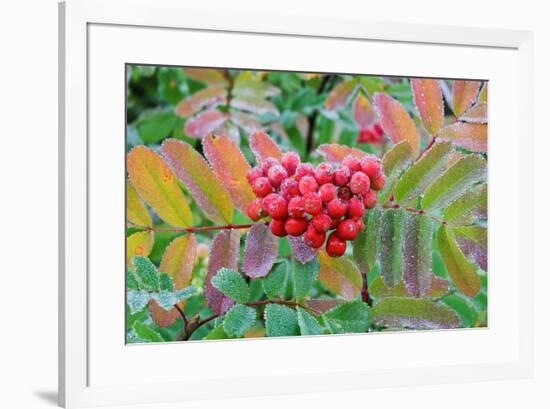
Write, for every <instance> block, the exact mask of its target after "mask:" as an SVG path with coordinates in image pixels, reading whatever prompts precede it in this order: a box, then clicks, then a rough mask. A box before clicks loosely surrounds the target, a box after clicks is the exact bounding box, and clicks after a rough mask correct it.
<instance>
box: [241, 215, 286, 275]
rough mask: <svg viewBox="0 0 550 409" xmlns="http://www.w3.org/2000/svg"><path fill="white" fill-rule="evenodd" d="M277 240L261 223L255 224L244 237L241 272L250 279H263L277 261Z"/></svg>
mask: <svg viewBox="0 0 550 409" xmlns="http://www.w3.org/2000/svg"><path fill="white" fill-rule="evenodd" d="M278 250H279V239H278V238H277V237H276V236H274V235H273V234H272V233H271V230H270V229H269V227H268V226H267V225H265V224H263V223H258V224H255V225H254V226H252V227H251V228H250V230H249V231H248V234H247V236H246V245H245V248H244V254H243V264H242V271H243V272H244V273H245V274H246V275H247V276H248V277H250V278H258V277H264V276H266V275H267V273H269V270H271V267H272V266H273V263H274V262H275V260H276V259H277V253H278Z"/></svg>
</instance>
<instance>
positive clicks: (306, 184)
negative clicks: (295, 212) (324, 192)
mask: <svg viewBox="0 0 550 409" xmlns="http://www.w3.org/2000/svg"><path fill="white" fill-rule="evenodd" d="M298 187H299V188H300V193H301V194H303V195H305V194H306V193H310V192H317V190H318V189H319V185H318V184H317V181H316V180H315V178H314V177H313V176H310V175H306V176H304V177H302V178H301V179H300V182H299V183H298Z"/></svg>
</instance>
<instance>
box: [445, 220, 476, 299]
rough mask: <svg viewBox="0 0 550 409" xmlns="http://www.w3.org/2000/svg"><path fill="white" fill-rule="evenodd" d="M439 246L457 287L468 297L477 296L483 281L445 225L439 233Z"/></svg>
mask: <svg viewBox="0 0 550 409" xmlns="http://www.w3.org/2000/svg"><path fill="white" fill-rule="evenodd" d="M437 244H438V247H439V252H440V253H441V258H442V259H443V262H444V263H445V267H446V268H447V271H448V273H449V276H450V277H451V279H452V280H453V282H454V283H455V285H456V287H457V288H458V289H459V290H460V291H462V292H463V293H464V294H466V295H467V296H470V297H473V296H474V295H476V294H477V293H478V292H479V290H480V288H481V280H480V278H479V276H478V274H477V272H476V270H475V268H474V267H473V265H472V263H471V262H470V261H469V260H468V259H467V258H466V256H464V254H463V253H462V251H461V250H460V248H459V247H458V244H457V242H456V240H455V237H454V234H453V233H452V232H451V231H450V230H449V229H448V228H447V226H445V225H441V227H440V228H439V230H438V232H437Z"/></svg>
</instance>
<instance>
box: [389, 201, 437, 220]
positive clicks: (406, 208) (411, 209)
mask: <svg viewBox="0 0 550 409" xmlns="http://www.w3.org/2000/svg"><path fill="white" fill-rule="evenodd" d="M388 207H391V208H392V209H399V208H402V209H404V210H405V211H407V212H411V213H416V214H425V215H426V216H428V217H429V218H430V219H432V220H434V221H436V222H438V223H441V224H447V222H446V221H445V220H443V219H440V218H438V217H435V216H432V215H431V214H429V213H426V212H425V211H424V210H422V209H415V208H414V207H403V206H400V205H398V204H394V205H389V206H388Z"/></svg>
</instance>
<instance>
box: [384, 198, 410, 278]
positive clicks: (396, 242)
mask: <svg viewBox="0 0 550 409" xmlns="http://www.w3.org/2000/svg"><path fill="white" fill-rule="evenodd" d="M404 226H405V210H404V209H402V208H399V209H388V210H386V211H384V214H383V215H382V220H381V222H380V252H379V257H380V276H381V277H382V279H383V280H384V283H385V284H386V285H387V286H388V287H395V286H396V285H397V284H398V283H399V281H401V278H402V277H403V261H404V260H403V240H404Z"/></svg>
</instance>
